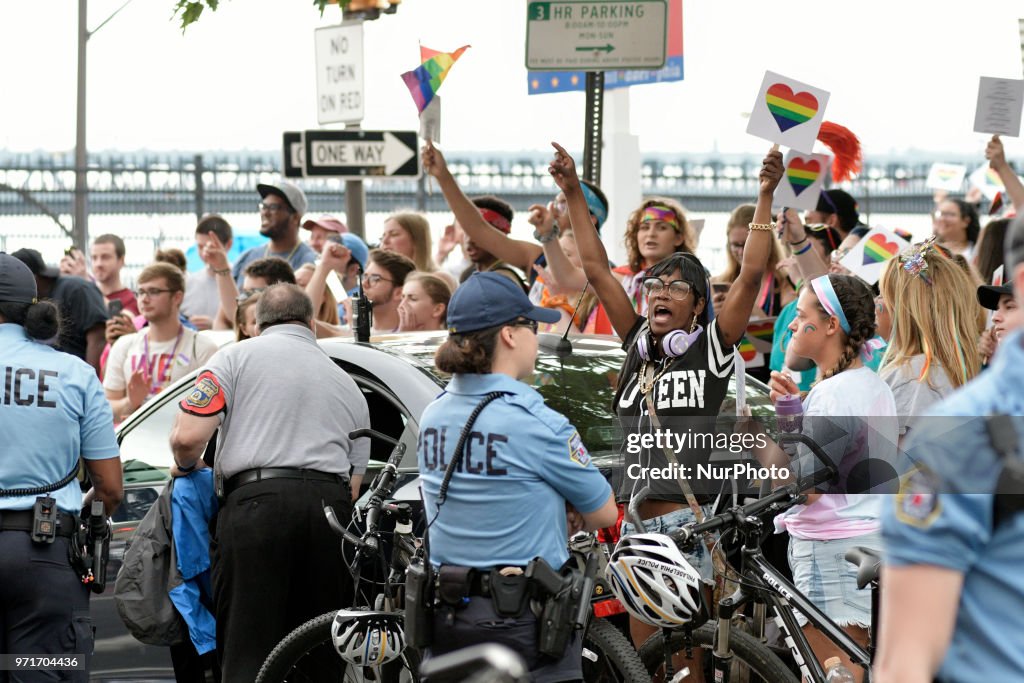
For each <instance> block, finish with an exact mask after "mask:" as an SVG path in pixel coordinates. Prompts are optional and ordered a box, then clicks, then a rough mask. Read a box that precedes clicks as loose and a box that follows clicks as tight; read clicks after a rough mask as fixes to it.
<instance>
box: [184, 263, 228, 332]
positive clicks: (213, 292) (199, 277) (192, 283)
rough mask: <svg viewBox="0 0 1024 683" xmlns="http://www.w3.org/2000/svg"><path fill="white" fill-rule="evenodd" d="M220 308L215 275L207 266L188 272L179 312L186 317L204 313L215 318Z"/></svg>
mask: <svg viewBox="0 0 1024 683" xmlns="http://www.w3.org/2000/svg"><path fill="white" fill-rule="evenodd" d="M218 310H220V290H219V289H218V288H217V276H216V275H214V274H213V273H212V272H211V271H210V269H209V268H203V269H202V270H200V271H197V272H195V273H189V274H188V277H187V278H186V279H185V298H184V299H182V300H181V313H182V315H184V316H185V317H186V318H191V317H192V316H194V315H205V316H208V317H209V318H211V319H214V320H215V319H216V318H217V311H218Z"/></svg>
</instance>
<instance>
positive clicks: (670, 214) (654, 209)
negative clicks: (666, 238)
mask: <svg viewBox="0 0 1024 683" xmlns="http://www.w3.org/2000/svg"><path fill="white" fill-rule="evenodd" d="M648 221H665V222H666V223H671V224H672V227H673V228H675V229H676V230H678V229H679V219H678V218H676V212H675V211H673V210H672V209H670V208H668V207H667V206H657V205H655V206H648V207H646V208H645V209H644V212H643V213H642V214H640V222H641V223H646V222H648Z"/></svg>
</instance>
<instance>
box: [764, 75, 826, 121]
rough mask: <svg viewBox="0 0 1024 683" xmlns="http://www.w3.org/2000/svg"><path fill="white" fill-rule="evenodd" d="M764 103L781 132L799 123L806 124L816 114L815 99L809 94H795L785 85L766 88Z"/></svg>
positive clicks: (816, 100) (777, 84)
mask: <svg viewBox="0 0 1024 683" xmlns="http://www.w3.org/2000/svg"><path fill="white" fill-rule="evenodd" d="M764 101H765V102H766V103H767V104H768V111H770V112H771V113H772V116H773V117H774V118H775V122H776V123H777V124H779V130H781V131H782V132H786V131H787V130H789V129H790V128H792V127H793V126H799V125H800V124H801V123H807V122H808V121H810V120H811V119H813V118H814V115H815V114H817V113H818V98H817V97H815V96H814V95H812V94H811V93H809V92H798V93H795V92H793V89H792V88H790V87H789V86H788V85H786V84H785V83H775V84H773V85H770V86H768V92H766V93H765V95H764Z"/></svg>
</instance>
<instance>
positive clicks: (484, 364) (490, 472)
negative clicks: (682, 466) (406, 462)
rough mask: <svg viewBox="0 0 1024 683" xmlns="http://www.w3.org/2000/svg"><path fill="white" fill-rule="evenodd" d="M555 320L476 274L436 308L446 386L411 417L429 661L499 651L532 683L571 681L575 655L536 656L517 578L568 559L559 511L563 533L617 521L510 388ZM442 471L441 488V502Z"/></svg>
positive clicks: (610, 501)
mask: <svg viewBox="0 0 1024 683" xmlns="http://www.w3.org/2000/svg"><path fill="white" fill-rule="evenodd" d="M558 316H559V313H558V312H557V311H554V310H550V309H545V308H539V307H536V306H534V305H533V304H532V303H530V300H529V299H528V298H527V296H526V295H525V294H524V293H523V291H522V289H521V288H519V287H518V286H516V285H515V284H514V283H513V282H512V281H511V280H509V279H507V278H505V277H503V276H501V275H498V274H495V273H486V272H485V273H477V274H475V275H473V276H471V277H470V278H469V279H468V280H467V281H466V282H465V283H464V284H463V285H462V286H460V287H459V288H458V290H456V292H455V295H454V296H453V297H452V299H451V303H450V305H449V307H448V331H449V336H448V339H447V340H446V341H445V342H444V344H443V345H442V346H441V347H440V348H439V349H438V351H437V355H436V357H435V363H436V365H437V368H438V369H439V370H441V371H442V372H449V373H453V377H452V379H451V382H450V383H449V384H448V387H447V389H446V390H445V392H444V393H443V394H442V395H441V396H440V397H439V398H437V399H436V400H435V401H434V402H433V403H431V404H430V405H429V406H428V407H427V409H426V410H425V411H424V412H423V417H422V420H421V422H420V439H419V446H418V461H419V470H420V475H421V477H422V486H423V494H424V499H425V504H426V509H425V513H426V518H427V519H428V520H432V524H431V526H430V528H429V531H428V535H429V544H430V545H429V547H430V561H431V563H432V565H434V567H435V569H436V571H437V575H438V577H439V578H438V589H437V593H438V595H439V596H440V597H441V600H442V603H443V604H442V606H441V607H440V608H439V609H438V611H437V613H436V615H435V621H434V628H433V633H434V637H433V642H432V643H431V645H430V652H431V654H432V655H437V654H443V653H445V652H449V651H452V650H456V649H459V648H461V647H466V646H469V645H474V644H477V643H481V642H497V643H501V644H504V645H506V646H509V647H511V648H513V649H514V650H516V651H517V652H519V653H520V654H522V655H523V656H524V657H525V658H526V660H527V664H528V665H529V667H530V669H531V673H532V674H533V676H534V680H536V681H540V682H544V681H563V680H570V679H579V678H581V677H582V671H581V666H580V665H581V662H580V656H581V645H580V640H579V638H575V639H574V640H573V641H572V642H571V643H570V645H569V646H568V647H567V649H566V651H565V654H564V655H563V656H562V657H561V658H554V657H545V656H541V655H540V654H539V652H538V644H537V619H536V617H535V616H534V614H533V612H532V611H531V610H530V608H529V606H528V601H526V600H521V599H519V598H521V597H522V594H523V591H526V590H529V587H528V586H527V581H526V580H525V577H524V576H522V570H523V568H524V567H526V566H527V565H528V563H529V562H530V561H531V560H532V559H533V558H535V557H538V556H539V557H542V558H543V559H544V560H545V561H546V562H547V563H548V565H550V566H551V567H552V568H554V569H555V570H558V569H560V568H561V567H562V565H563V564H565V563H566V561H567V560H568V557H569V555H568V549H567V534H568V531H569V529H568V528H567V527H568V524H567V515H566V503H568V504H570V505H571V506H572V507H573V508H574V510H575V511H574V512H572V513H571V515H572V516H573V519H572V521H571V523H572V524H573V526H574V527H576V528H573V529H572V530H573V531H577V530H578V527H579V525H580V524H582V526H583V528H586V529H588V530H593V529H598V528H601V527H605V526H609V525H611V524H614V523H615V519H616V513H617V510H616V507H615V500H614V497H613V496H612V492H611V488H610V486H609V485H608V482H607V481H605V479H604V477H603V476H602V475H601V473H600V472H599V471H598V470H597V468H596V467H595V466H594V465H593V463H591V461H590V455H589V454H588V452H587V449H586V447H585V446H584V445H583V442H582V440H581V439H580V435H579V433H578V432H577V431H576V430H575V428H573V426H572V425H571V424H570V423H569V421H568V420H567V419H566V418H565V417H564V416H562V415H560V414H558V413H556V412H555V411H553V410H551V409H550V408H548V407H546V406H545V405H544V401H543V399H542V398H541V396H540V394H538V393H537V392H536V391H535V390H533V389H532V388H530V387H528V386H527V385H525V384H523V383H522V382H520V381H518V380H521V379H523V378H525V377H527V376H528V375H530V374H532V373H533V371H534V363H535V361H536V358H537V323H538V322H545V323H552V322H556V321H557V320H558ZM487 399H490V401H489V402H486V403H485V401H487ZM481 406H482V407H481ZM474 413H476V419H475V420H474V421H472V422H471V424H468V425H467V422H470V420H471V418H472V417H473V414H474ZM467 430H468V431H467ZM463 438H464V446H465V447H464V449H463V452H462V454H461V457H458V456H457V455H456V447H457V444H458V442H459V441H461V440H463ZM453 458H454V459H455V461H454V464H453ZM446 470H450V471H451V480H450V482H449V483H448V486H447V487H446V489H445V491H444V495H443V496H442V495H441V494H442V490H441V489H442V486H443V481H444V479H445V473H446ZM577 514H578V515H581V516H582V520H580V519H579V517H578V516H577ZM503 577H504V578H503ZM516 577H518V579H517V578H516ZM499 586H501V595H499V594H498V592H497V591H498V590H499V589H498V587H499ZM517 591H518V594H517ZM459 594H461V595H459ZM499 603H502V605H504V607H501V606H499ZM508 605H511V608H510V607H508ZM481 624H486V628H481Z"/></svg>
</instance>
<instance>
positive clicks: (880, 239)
mask: <svg viewBox="0 0 1024 683" xmlns="http://www.w3.org/2000/svg"><path fill="white" fill-rule="evenodd" d="M909 246H910V242H908V241H907V240H905V239H903V238H902V237H900V236H899V235H897V234H896V233H895V232H893V231H892V230H889V229H888V228H880V227H876V228H871V230H870V231H868V233H867V234H866V235H864V237H863V239H861V241H860V242H857V244H855V245H854V246H853V248H852V249H850V251H849V253H848V254H847V255H846V256H844V257H843V258H842V260H841V261H839V265H840V266H842V267H843V268H845V269H846V270H848V271H849V273H850V274H851V275H856V276H857V277H859V278H861V279H862V280H864V281H865V282H867V283H868V284H869V285H873V284H875V283H876V282H878V279H879V278H880V277H881V276H882V271H883V270H884V267H885V265H886V264H887V263H888V262H889V261H891V260H892V258H893V257H894V256H896V255H897V254H899V253H900V252H901V251H903V250H904V249H906V248H908V247H909ZM889 267H890V268H891V267H894V266H892V265H890V266H889Z"/></svg>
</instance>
